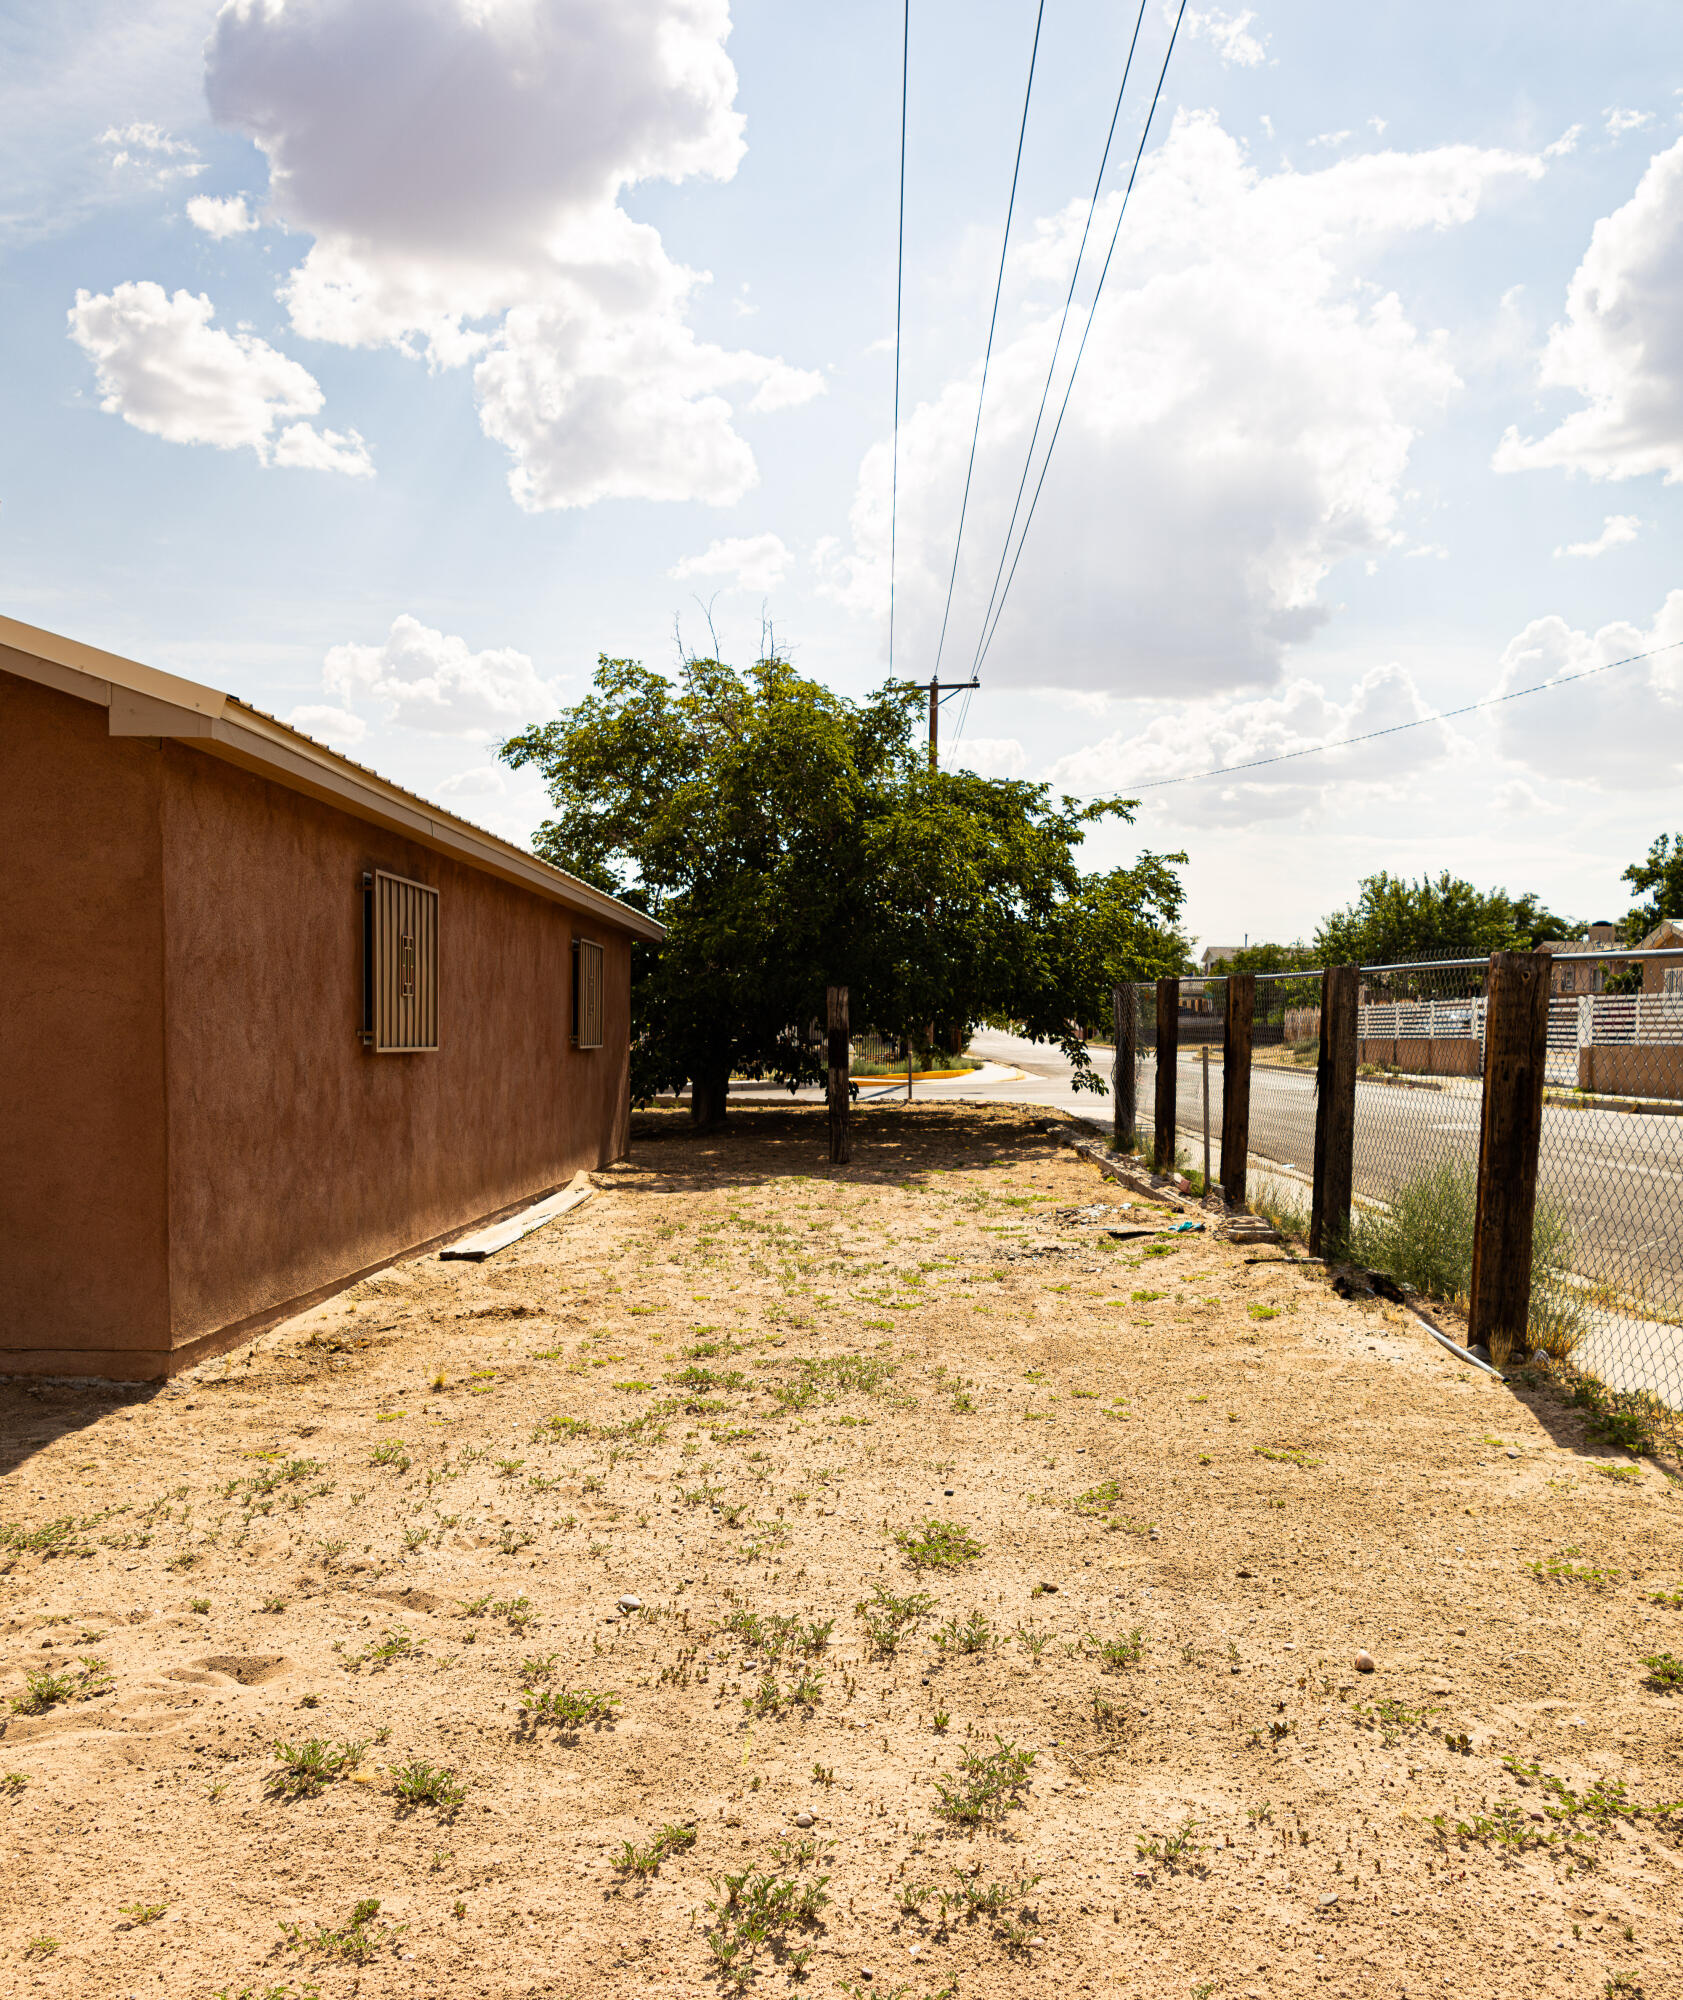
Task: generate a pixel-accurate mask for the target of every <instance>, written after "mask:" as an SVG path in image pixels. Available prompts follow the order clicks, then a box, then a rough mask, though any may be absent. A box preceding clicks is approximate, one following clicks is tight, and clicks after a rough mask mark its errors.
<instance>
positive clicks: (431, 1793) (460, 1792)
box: [392, 1757, 467, 1813]
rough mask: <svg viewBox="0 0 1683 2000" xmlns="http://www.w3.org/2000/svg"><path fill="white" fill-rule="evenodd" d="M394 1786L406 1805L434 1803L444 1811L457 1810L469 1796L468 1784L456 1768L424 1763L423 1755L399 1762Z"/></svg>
mask: <svg viewBox="0 0 1683 2000" xmlns="http://www.w3.org/2000/svg"><path fill="white" fill-rule="evenodd" d="M392 1787H393V1790H394V1791H395V1792H396V1793H397V1798H398V1803H399V1805H402V1806H408V1807H411V1808H413V1807H415V1806H432V1807H434V1808H435V1809H436V1810H437V1811H439V1812H441V1813H453V1812H455V1811H456V1809H457V1807H459V1806H460V1805H461V1803H462V1801H463V1800H464V1799H465V1798H466V1797H467V1787H466V1785H464V1784H462V1783H461V1781H460V1780H459V1779H458V1778H457V1776H456V1774H455V1772H454V1771H448V1770H446V1769H445V1768H444V1767H443V1765H441V1764H428V1763H424V1762H423V1761H422V1760H421V1759H420V1758H419V1757H415V1758H412V1759H411V1760H410V1761H409V1762H408V1763H407V1764H399V1765H398V1767H397V1769H396V1770H395V1771H394V1772H393V1773H392Z"/></svg>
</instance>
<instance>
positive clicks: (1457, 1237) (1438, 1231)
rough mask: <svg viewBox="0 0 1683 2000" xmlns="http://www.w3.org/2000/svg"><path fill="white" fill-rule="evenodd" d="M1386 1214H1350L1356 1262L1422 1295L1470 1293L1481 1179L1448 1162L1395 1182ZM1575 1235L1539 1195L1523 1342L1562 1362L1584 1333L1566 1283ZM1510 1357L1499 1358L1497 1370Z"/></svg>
mask: <svg viewBox="0 0 1683 2000" xmlns="http://www.w3.org/2000/svg"><path fill="white" fill-rule="evenodd" d="M1386 1202H1387V1210H1386V1211H1384V1212H1382V1211H1375V1210H1372V1209H1364V1210H1360V1211H1358V1212H1357V1213H1356V1214H1355V1215H1353V1216H1352V1217H1351V1225H1350V1243H1349V1252H1350V1255H1351V1257H1352V1258H1353V1259H1354V1261H1355V1262H1357V1263H1359V1264H1365V1265H1368V1266H1369V1267H1371V1268H1372V1269H1375V1270H1381V1271H1388V1272H1389V1273H1390V1274H1391V1276H1392V1277H1393V1278H1396V1279H1398V1280H1400V1281H1401V1282H1402V1283H1403V1284H1405V1285H1408V1286H1411V1287H1412V1288H1413V1289H1414V1290H1415V1291H1417V1292H1420V1293H1423V1294H1424V1295H1425V1296H1426V1297H1427V1298H1433V1299H1447V1300H1451V1301H1460V1302H1464V1301H1465V1300H1466V1299H1467V1298H1468V1296H1469V1294H1470V1293H1471V1290H1472V1281H1473V1226H1474V1223H1475V1221H1476V1219H1477V1214H1478V1179H1477V1175H1476V1173H1475V1172H1474V1170H1473V1169H1472V1168H1471V1167H1466V1166H1457V1165H1454V1164H1452V1163H1449V1162H1445V1163H1444V1164H1442V1165H1439V1166H1435V1167H1428V1168H1426V1169H1425V1170H1424V1171H1423V1172H1421V1173H1418V1174H1415V1175H1413V1176H1412V1177H1411V1178H1409V1179H1407V1180H1399V1181H1396V1182H1394V1183H1393V1184H1392V1186H1391V1189H1390V1191H1389V1193H1388V1195H1387V1197H1386ZM1571 1258H1572V1232H1571V1228H1570V1226H1569V1224H1568V1222H1567V1218H1566V1215H1565V1212H1564V1211H1563V1210H1562V1209H1561V1208H1560V1207H1559V1206H1558V1205H1557V1204H1556V1203H1554V1202H1552V1201H1550V1200H1548V1199H1547V1198H1545V1197H1542V1196H1539V1197H1538V1201H1537V1214H1536V1220H1535V1222H1534V1224H1533V1226H1532V1235H1531V1324H1530V1331H1529V1335H1528V1338H1529V1339H1530V1341H1531V1343H1532V1345H1533V1346H1534V1347H1540V1348H1542V1349H1543V1350H1544V1352H1545V1353H1547V1354H1548V1355H1550V1356H1551V1357H1552V1358H1553V1359H1555V1360H1557V1361H1564V1360H1565V1359H1566V1358H1567V1357H1568V1356H1569V1355H1570V1354H1571V1352H1572V1349H1573V1348H1574V1347H1575V1346H1576V1345H1577V1342H1578V1339H1579V1337H1580V1335H1581V1334H1582V1332H1583V1324H1584V1308H1583V1304H1582V1301H1581V1300H1580V1299H1579V1297H1578V1294H1577V1293H1576V1291H1575V1290H1574V1289H1573V1288H1572V1287H1571V1285H1570V1284H1569V1283H1568V1282H1567V1278H1568V1273H1569V1269H1570V1264H1571ZM1507 1358H1508V1357H1507V1356H1505V1355H1501V1356H1497V1357H1496V1360H1497V1363H1498V1365H1501V1364H1502V1363H1503V1362H1505V1361H1506V1360H1507Z"/></svg>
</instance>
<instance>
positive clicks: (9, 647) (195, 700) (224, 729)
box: [0, 617, 666, 942]
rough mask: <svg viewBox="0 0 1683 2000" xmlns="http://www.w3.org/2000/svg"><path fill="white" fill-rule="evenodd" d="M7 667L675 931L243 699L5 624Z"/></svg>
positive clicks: (559, 896)
mask: <svg viewBox="0 0 1683 2000" xmlns="http://www.w3.org/2000/svg"><path fill="white" fill-rule="evenodd" d="M0 668H4V669H5V670H6V672H8V673H13V674H18V675H20V676H21V677H22V678H23V679H25V680H32V681H37V682H39V683H40V684H41V685H43V686H45V687H50V688H56V689H57V690H58V691H59V693H61V694H68V695H74V696H75V697H76V698H77V699H78V700H80V701H89V702H93V703H95V704H97V705H98V706H99V707H101V708H103V709H105V710H106V711H107V715H108V724H107V727H108V729H109V732H110V734H111V735H113V736H156V737H170V738H172V739H174V740H176V741H180V742H185V743H189V744H191V745H192V746H193V748H195V749H198V750H203V751H204V752H205V753H206V754H207V755H209V756H212V757H219V758H221V759H222V760H223V761H224V762H225V763H229V764H237V765H238V766H240V768H241V769H242V770H247V771H251V772H253V773H255V774H256V775H257V776H259V777H263V778H267V779H268V780H270V782H272V783H274V784H278V785H285V786H286V787H287V788H288V789H289V790H291V791H295V792H303V793H304V794H306V795H307V796H308V797H310V798H314V799H319V800H321V801H322V803H323V804H325V805H331V806H337V807H338V808H339V810H340V811H341V812H347V813H350V814H352V815H353V816H354V817H356V818H357V819H364V820H368V821H369V822H371V823H372V824H373V825H375V826H383V827H387V828H389V829H390V830H391V831H392V832H394V833H400V834H403V835H404V836H405V837H406V838H408V839H410V840H415V841H419V842H420V843H421V844H422V845H423V846H426V847H431V848H434V849H436V850H437V852H439V853H441V854H447V855H450V856H451V857H452V858H453V859H455V860H457V861H461V862H464V863H466V864H467V866H469V867H471V868H479V869H483V870H484V871H485V873H487V874H489V875H497V876H500V877H501V878H502V879H503V880H504V881H505V882H513V883H515V884H517V885H518V886H519V887H520V888H523V889H529V890H531V891H532V892H533V893H534V894H537V895H540V896H547V897H549V898H550V899H551V900H552V901H554V902H558V903H565V904H566V905H567V906H568V907H569V908H570V909H574V910H577V911H578V912H580V914H581V915H587V916H591V917H594V918H595V919H596V920H597V921H598V922H600V923H604V924H611V925H612V926H614V928H615V929H617V930H622V931H627V932H629V933H630V934H631V936H633V937H639V938H645V939H648V940H649V941H650V942H658V941H659V940H660V939H661V938H664V937H665V935H666V930H665V927H664V926H663V925H661V924H657V923H656V922H655V921H654V919H653V918H652V917H646V916H644V915H643V913H642V911H640V910H634V909H632V908H631V906H630V905H629V904H628V903H622V902H621V901H620V900H619V899H618V898H617V897H615V896H607V895H604V894H603V893H602V891H601V890H600V889H593V888H592V887H591V886H590V884H589V883H588V882H581V881H580V880H579V879H578V877H577V876H576V875H569V874H568V873H567V872H566V871H565V869H561V868H553V867H551V866H550V864H549V863H548V862H547V861H540V860H539V859H538V858H537V856H536V855H534V854H528V853H527V852H526V851H525V849H524V848H520V847H516V846H515V845H514V843H513V842H512V841H507V840H503V839H501V838H500V837H499V836H498V835H496V834H494V833H487V832H486V831H485V829H484V828H483V827H477V826H474V825H473V824H471V822H469V821H467V820H464V819H458V818H457V817H456V815H455V814H454V813H449V812H446V811H445V810H444V809H443V807H442V806H435V805H433V804H432V803H431V802H430V801H428V800H426V799H423V798H421V797H419V796H418V795H417V794H416V793H414V792H408V791H405V790H404V789H403V787H402V786H401V785H394V784H392V783H391V782H390V781H389V780H387V779H385V778H382V777H380V776H379V775H378V774H377V773H376V772H373V771H370V770H368V769H367V768H366V767H365V766H363V765H361V764H358V763H356V762H354V761H353V760H352V759H351V758H349V757H343V756H341V755H340V754H339V752H338V751H336V750H330V749H328V748H327V746H326V745H325V744H322V743H317V742H316V741H315V739H314V738H313V737H310V736H306V735H304V733H303V732H302V731H301V730H297V729H293V728H291V727H290V726H289V725H288V724H287V723H284V722H277V721H276V720H275V718H274V717H273V716H272V715H265V714H264V713H263V711H262V710H261V709H258V708H252V707H251V706H250V705H249V704H248V703H246V702H243V701H240V700H239V699H238V698H237V697H236V696H234V695H230V694H223V693H220V692H219V691H218V690H217V689H215V688H208V687H201V686H200V685H199V683H198V682H196V681H189V680H184V679H182V677H181V676H180V675H178V674H166V673H162V672H160V671H159V670H158V669H157V668H156V667H147V666H142V665H141V664H140V662H139V661H138V660H126V659H124V658H123V657H122V656H121V655H120V654H118V653H106V652H102V651H101V650H100V649H99V648H98V647H97V646H85V645H83V644H82V643H81V642H80V641H79V640H76V639H66V638H64V637H63V636H62V635H61V634H59V633H57V632H46V631H43V630H41V629H40V627H38V626H35V625H25V624H23V623H21V622H20V621H19V620H18V619H15V618H5V617H0Z"/></svg>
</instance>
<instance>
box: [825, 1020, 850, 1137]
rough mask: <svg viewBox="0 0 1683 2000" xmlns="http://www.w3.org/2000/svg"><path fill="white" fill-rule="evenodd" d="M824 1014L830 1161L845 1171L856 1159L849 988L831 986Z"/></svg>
mask: <svg viewBox="0 0 1683 2000" xmlns="http://www.w3.org/2000/svg"><path fill="white" fill-rule="evenodd" d="M824 1002H825V1011H826V1015H827V1021H828V1026H829V1031H830V1037H829V1050H828V1055H829V1064H830V1160H831V1163H832V1164H833V1165H835V1166H838V1167H845V1166H846V1165H847V1163H848V1161H849V1160H850V1159H852V1157H853V1133H852V1130H851V1126H850V1119H849V1113H850V1111H851V1109H852V1102H853V1099H852V1093H851V1091H850V1089H849V1087H848V1080H847V1073H848V1046H847V1039H848V1028H847V988H846V987H845V986H831V987H829V988H827V989H826V991H825V995H824Z"/></svg>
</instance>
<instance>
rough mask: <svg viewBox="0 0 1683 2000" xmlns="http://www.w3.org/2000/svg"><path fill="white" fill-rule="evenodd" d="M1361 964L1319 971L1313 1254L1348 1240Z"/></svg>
mask: <svg viewBox="0 0 1683 2000" xmlns="http://www.w3.org/2000/svg"><path fill="white" fill-rule="evenodd" d="M1360 998H1361V967H1360V966H1359V965H1329V966H1328V967H1327V969H1326V971H1325V972H1323V973H1322V974H1321V1050H1320V1058H1319V1060H1318V1061H1317V1063H1316V1065H1315V1192H1314V1195H1313V1198H1312V1200H1311V1204H1310V1213H1309V1254H1310V1256H1311V1257H1341V1256H1343V1254H1344V1250H1345V1246H1346V1244H1347V1243H1348V1242H1349V1239H1350V1196H1351V1193H1352V1191H1353V1189H1354V1186H1355V1177H1356V1028H1357V1016H1358V1009H1359V1003H1360Z"/></svg>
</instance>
